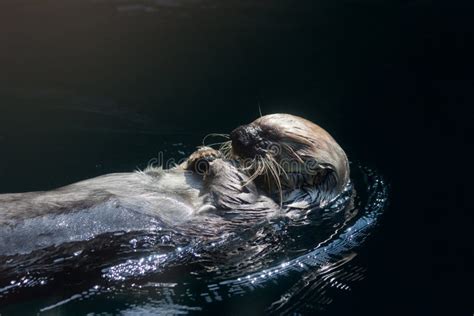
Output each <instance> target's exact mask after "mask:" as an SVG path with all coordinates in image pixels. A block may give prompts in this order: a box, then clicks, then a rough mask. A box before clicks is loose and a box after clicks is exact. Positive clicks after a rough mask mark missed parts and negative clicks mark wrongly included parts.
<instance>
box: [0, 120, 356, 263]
mask: <svg viewBox="0 0 474 316" xmlns="http://www.w3.org/2000/svg"><path fill="white" fill-rule="evenodd" d="M230 138H231V140H230V141H229V142H226V143H225V144H224V145H223V146H222V148H221V150H220V151H218V150H215V149H212V148H210V147H203V148H199V149H198V150H197V151H196V152H194V153H193V154H191V155H190V156H189V158H188V159H187V160H186V161H185V162H184V163H182V164H180V165H178V166H176V167H174V168H171V169H166V170H164V169H162V168H148V169H146V170H144V171H143V172H134V173H114V174H108V175H104V176H100V177H97V178H93V179H89V180H84V181H81V182H78V183H75V184H71V185H68V186H65V187H62V188H59V189H56V190H52V191H45V192H29V193H14V194H3V195H0V256H2V255H11V254H16V253H29V252H31V251H34V250H37V249H41V248H45V247H49V246H54V245H59V244H62V243H66V242H74V241H80V240H87V239H90V238H93V237H95V236H98V235H100V234H103V233H110V232H116V231H133V230H142V229H156V228H157V227H163V226H167V227H180V226H186V227H187V228H188V229H187V233H193V234H197V235H201V236H212V235H216V234H220V233H223V232H226V231H231V230H236V229H237V228H238V227H242V226H245V225H251V223H256V222H258V221H262V220H266V219H267V218H268V217H271V216H275V215H277V214H283V213H284V212H285V210H288V209H292V208H306V207H309V206H324V205H325V204H327V203H328V202H330V201H331V200H333V199H334V198H336V197H337V196H338V194H340V193H341V192H342V191H343V190H344V189H345V188H346V187H347V186H348V184H349V168H348V162H347V157H346V155H345V154H344V151H343V150H342V149H341V148H340V146H339V145H338V144H337V143H336V142H335V141H334V139H333V138H332V137H331V136H330V135H329V134H328V133H327V132H325V131H324V130H323V129H322V128H320V127H318V126H317V125H315V124H314V123H312V122H310V121H307V120H305V119H303V118H300V117H296V116H292V115H288V114H274V115H267V116H263V117H260V118H259V119H257V120H256V121H254V122H253V123H251V124H249V125H244V126H241V127H239V128H237V129H235V130H234V131H232V133H231V134H230ZM275 193H279V195H278V194H277V195H276V194H275Z"/></svg>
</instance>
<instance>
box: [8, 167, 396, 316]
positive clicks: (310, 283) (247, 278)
mask: <svg viewBox="0 0 474 316" xmlns="http://www.w3.org/2000/svg"><path fill="white" fill-rule="evenodd" d="M352 177H353V182H354V186H355V189H356V191H357V195H356V196H355V197H354V196H352V194H351V191H347V193H346V194H345V195H343V196H341V198H340V199H338V200H337V201H336V202H334V203H333V204H331V205H330V206H328V208H326V209H319V210H310V211H308V212H305V213H304V214H299V216H290V217H288V216H287V217H284V218H277V219H273V220H271V221H269V222H267V223H262V224H259V225H257V226H256V227H248V229H246V230H244V231H239V232H230V233H227V234H224V235H221V236H217V237H216V238H214V239H209V238H196V237H189V236H188V235H186V233H185V231H182V230H181V231H180V228H179V227H176V228H175V229H162V228H160V227H157V229H155V230H152V231H150V230H144V231H138V232H132V233H115V234H105V235H102V236H100V237H98V238H95V239H93V240H90V241H87V242H76V243H70V244H68V245H63V246H59V247H52V248H49V249H46V250H42V251H36V252H34V253H32V254H29V255H19V256H10V257H4V258H1V259H2V264H1V266H0V275H1V278H0V282H1V283H0V298H1V299H2V301H3V302H6V303H7V304H6V305H5V307H4V308H2V309H0V312H2V311H4V312H5V313H7V314H8V313H9V312H11V311H13V310H14V311H15V312H19V311H22V312H24V313H32V312H49V311H56V312H61V313H64V314H69V313H71V312H87V311H94V312H109V313H116V312H119V311H120V312H123V313H126V314H140V313H165V312H166V313H173V314H176V313H188V312H196V311H213V310H216V309H217V310H218V308H219V306H222V305H225V306H232V305H233V304H240V303H242V302H253V299H254V298H255V297H258V304H256V303H255V302H253V303H252V306H253V307H252V308H253V309H252V310H254V311H258V310H260V311H261V312H263V311H266V312H278V313H290V312H309V311H314V310H320V309H322V308H324V306H325V305H326V304H328V303H330V302H331V301H332V300H333V296H334V295H335V291H350V289H351V284H352V283H353V282H355V281H357V280H360V279H362V278H363V276H364V268H362V267H359V266H357V264H355V265H354V264H353V263H352V262H353V261H352V260H353V258H354V257H356V256H357V251H358V249H359V247H360V246H361V245H362V243H363V241H364V240H365V239H366V238H367V237H368V236H369V235H370V233H371V231H372V230H373V228H374V226H375V225H376V224H377V223H378V221H379V219H380V216H381V215H382V213H383V210H384V207H385V204H386V202H387V187H386V185H385V184H384V182H383V180H382V179H381V178H380V176H379V175H378V174H377V173H375V172H373V171H371V170H368V169H364V168H361V167H353V168H352ZM32 297H34V298H35V299H34V300H32V299H31V298H32ZM25 300H27V301H28V304H23V302H25Z"/></svg>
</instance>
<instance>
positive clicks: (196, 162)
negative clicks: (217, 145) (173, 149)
mask: <svg viewBox="0 0 474 316" xmlns="http://www.w3.org/2000/svg"><path fill="white" fill-rule="evenodd" d="M220 157H221V152H219V151H218V150H216V149H214V148H211V147H199V148H198V150H196V151H195V152H193V153H192V154H191V155H190V156H189V157H188V159H187V160H186V161H185V163H184V164H183V168H184V169H186V170H190V171H194V172H197V173H199V174H203V175H205V174H206V173H207V172H208V170H209V162H211V161H213V160H215V159H217V158H220Z"/></svg>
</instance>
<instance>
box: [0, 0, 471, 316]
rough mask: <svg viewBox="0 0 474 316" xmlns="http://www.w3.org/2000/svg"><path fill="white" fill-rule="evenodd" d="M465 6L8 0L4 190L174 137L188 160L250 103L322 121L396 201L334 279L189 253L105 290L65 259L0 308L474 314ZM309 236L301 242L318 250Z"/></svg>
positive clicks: (80, 174)
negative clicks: (242, 284)
mask: <svg viewBox="0 0 474 316" xmlns="http://www.w3.org/2000/svg"><path fill="white" fill-rule="evenodd" d="M471 9H472V8H470V6H469V4H460V3H456V4H455V3H451V4H447V3H446V4H444V5H440V4H434V3H430V2H428V1H384V2H382V1H379V2H376V1H356V0H352V1H349V0H348V1H322V2H316V1H298V2H294V1H274V2H256V1H225V2H214V1H198V0H196V1H191V0H189V1H184V0H183V1H167V0H164V1H161V0H160V1H151V0H150V1H132V0H130V1H125V0H124V1H112V0H101V1H100V0H96V1H92V0H83V1H78V0H69V1H59V0H48V1H43V2H41V3H40V2H38V1H31V0H20V1H9V0H6V1H3V2H2V3H1V4H0V43H1V44H2V46H1V48H2V49H1V50H0V66H1V68H0V110H1V112H0V148H1V152H0V153H1V156H0V177H1V179H0V192H22V191H31V190H45V189H50V188H54V187H58V186H61V185H64V184H68V183H71V182H74V181H78V180H81V179H85V178H90V177H93V176H96V175H100V174H104V173H109V172H116V171H130V170H133V169H135V168H137V167H139V168H143V167H144V166H146V164H147V163H148V162H149V160H150V159H152V158H153V157H156V156H157V155H158V154H159V152H160V151H165V150H166V151H165V153H166V155H169V157H179V156H180V155H182V152H187V151H189V150H192V146H194V145H197V144H200V142H201V139H202V136H203V135H205V134H207V133H209V132H229V131H230V130H231V129H232V128H234V127H236V126H238V125H240V124H242V123H247V122H249V121H251V120H253V119H255V118H256V117H257V116H258V115H259V107H260V108H261V110H262V112H263V113H264V114H266V113H274V112H287V113H291V114H296V115H300V116H303V117H306V118H308V119H310V120H313V121H315V122H316V123H318V124H320V125H321V126H323V127H324V128H326V129H327V130H328V131H329V132H330V133H331V134H332V135H333V136H334V137H335V138H336V139H337V140H338V142H339V143H340V144H341V146H342V147H343V148H344V149H345V150H346V152H347V153H348V156H349V158H350V160H351V161H353V162H356V164H354V165H353V168H356V169H355V170H358V169H357V163H361V164H362V165H364V166H367V167H369V168H370V169H371V170H375V175H383V177H384V179H386V182H387V183H388V185H389V187H390V206H389V208H388V209H387V210H386V211H385V213H384V215H383V216H382V217H380V218H378V224H379V226H377V227H374V228H373V229H371V236H370V237H369V238H368V239H367V240H365V242H364V243H363V244H362V246H358V247H356V249H357V250H356V251H354V252H353V254H356V255H355V256H354V257H349V258H345V257H344V258H345V259H344V258H341V260H342V262H340V263H339V264H340V265H342V266H343V268H340V267H339V266H338V265H337V264H336V268H334V270H331V269H329V270H330V271H328V272H327V273H328V274H327V275H329V276H330V277H327V278H326V279H324V277H325V276H327V275H325V274H324V273H321V274H316V275H315V274H311V273H303V272H301V271H299V272H298V271H293V272H291V273H290V275H289V276H285V277H282V278H278V279H277V280H278V281H277V284H273V283H272V284H270V285H268V284H265V285H263V286H262V287H257V288H256V289H255V290H249V289H245V291H244V292H245V293H244V295H228V294H229V293H230V292H231V289H232V284H231V283H224V284H220V283H219V282H225V281H226V280H229V279H232V278H221V279H219V277H218V275H219V274H218V273H217V272H216V271H212V269H211V271H207V270H206V269H205V268H204V267H205V266H206V265H205V264H202V265H199V266H198V267H195V266H192V265H191V266H189V265H187V264H185V263H183V264H176V265H175V266H173V267H174V268H172V269H171V270H170V272H168V271H167V275H168V279H164V280H163V279H160V278H158V279H157V280H151V279H150V280H147V282H148V281H149V282H148V283H140V282H142V281H143V280H140V282H136V284H134V283H133V282H129V281H128V280H126V281H124V282H123V283H114V287H113V288H112V289H111V290H108V289H107V286H104V284H103V283H101V284H98V285H99V287H98V288H95V287H94V285H95V284H92V283H93V282H92V280H95V279H94V277H96V276H95V275H89V274H87V271H83V270H81V267H83V266H81V265H77V267H76V268H75V269H70V270H65V271H59V272H58V274H57V279H56V280H55V282H54V283H53V284H54V287H47V286H46V287H44V288H42V287H41V284H40V285H38V284H34V285H35V286H34V287H33V288H32V289H29V288H28V287H27V286H25V287H24V289H23V290H22V291H20V294H13V295H12V294H10V295H7V296H6V297H3V298H0V314H2V315H3V314H6V315H9V314H17V313H18V312H19V311H20V310H21V311H22V312H24V313H26V314H28V313H31V312H32V311H36V310H39V309H42V308H47V307H51V306H53V305H54V304H56V303H58V302H62V301H63V300H66V299H68V298H73V299H72V300H71V302H70V303H67V302H66V303H65V304H63V305H61V306H59V307H58V308H55V309H54V308H52V309H48V310H45V311H44V312H45V313H51V314H52V313H63V314H85V313H87V312H94V311H95V312H104V313H107V312H108V313H116V312H118V311H122V312H123V313H125V314H126V313H129V314H132V313H135V314H139V313H143V314H147V313H148V314H150V313H154V314H157V313H160V312H161V313H163V312H170V311H173V309H175V312H176V313H178V312H186V311H188V312H191V313H199V310H201V313H202V312H206V313H207V312H213V313H215V314H221V313H222V312H223V311H224V310H226V311H228V312H229V313H232V314H259V313H262V312H264V311H267V312H276V313H293V312H296V313H298V312H300V313H303V314H310V313H314V312H315V311H316V312H317V313H321V314H333V315H336V314H349V315H359V314H360V315H362V314H363V315H387V314H393V315H399V314H403V315H406V314H413V315H430V314H440V315H470V314H472V312H473V310H474V309H473V306H472V305H473V304H472V289H471V284H472V279H471V273H470V272H471V270H472V266H473V264H472V263H473V262H472V246H471V241H472V236H471V231H472V212H471V210H472V207H470V206H469V205H470V204H472V203H470V204H468V203H467V198H468V196H469V194H468V193H469V192H471V191H470V187H471V186H472V184H471V183H470V179H471V177H470V168H468V167H465V166H469V162H470V161H471V160H470V158H469V157H468V156H467V149H466V147H467V146H470V145H472V137H471V134H470V132H471V131H472V120H471V116H470V115H469V113H468V111H467V110H466V108H467V105H472V104H473V101H474V98H473V95H474V93H473V91H474V84H473V81H472V78H471V77H472V73H473V70H474V67H473V65H474V64H473V62H472V56H473V55H474V54H473V53H474V52H473V47H474V45H473V44H472V29H473V28H472V22H471V21H472V14H471ZM175 145H176V146H175ZM354 174H357V171H355V173H354ZM364 177H365V176H363V172H362V171H360V172H359V176H356V180H358V182H359V183H362V184H359V187H361V188H364V190H361V193H360V194H361V203H362V204H361V205H369V202H368V197H369V196H370V194H368V193H370V190H366V189H367V188H369V184H373V183H375V182H374V181H375V180H373V179H372V180H370V179H366V178H364ZM364 179H365V180H364ZM364 181H366V182H364ZM371 181H372V182H371ZM364 192H365V197H363V196H364V195H363V194H364ZM377 192H378V191H377ZM363 214H364V212H363V211H361V212H360V213H359V214H358V217H357V218H362V216H363ZM350 224H351V225H354V224H355V222H353V223H350ZM296 232H297V230H296ZM302 234H303V233H302ZM341 234H342V232H341ZM303 235H304V236H308V232H304V234H303ZM338 236H340V234H338ZM128 237H133V238H128ZM140 237H141V236H124V237H123V238H124V240H128V241H129V240H131V239H137V242H138V243H140V242H141V239H140ZM148 237H149V236H148ZM319 237H322V236H319ZM120 238H122V237H120ZM127 238H128V239H127ZM314 238H315V239H311V238H309V239H306V242H307V244H305V243H304V242H301V243H300V242H296V243H295V244H294V245H293V246H294V247H295V248H293V249H294V250H295V252H297V251H296V250H302V249H303V248H305V251H308V252H311V251H312V250H314V248H315V246H316V244H313V243H312V242H315V241H317V240H318V236H315V237H314ZM283 240H286V239H285V238H283ZM335 240H337V236H336V238H335ZM100 242H101V243H105V244H106V242H107V241H106V240H101V241H100ZM184 244H185V243H183V245H184ZM233 245H234V244H232V240H226V241H225V247H232V246H233ZM180 246H182V245H181V244H176V245H170V247H180ZM283 246H288V245H286V244H283ZM225 247H224V248H222V251H224V249H226V248H225ZM289 247H290V246H289ZM298 247H301V248H300V249H298ZM127 249H128V248H127ZM271 249H275V248H271ZM283 249H286V248H283ZM288 249H292V248H291V247H290V248H288ZM167 251H169V248H166V247H164V249H162V252H163V253H166V252H167ZM125 252H126V251H125ZM282 253H283V252H277V251H275V253H274V254H273V255H282ZM100 255H101V256H109V257H110V255H111V254H110V253H109V254H107V253H100ZM283 255H285V256H286V257H285V258H282V257H272V256H270V257H269V258H266V259H268V261H265V260H261V261H260V260H256V261H255V262H260V263H261V264H262V265H263V266H262V268H263V269H265V268H270V267H272V265H271V264H270V263H274V262H276V261H279V262H290V261H291V259H294V258H298V257H299V255H300V253H291V254H285V253H283ZM145 257H146V256H145ZM318 258H320V257H318ZM214 259H215V260H217V259H216V257H214ZM221 259H222V262H223V263H226V262H228V261H227V260H226V259H225V256H224V257H222V258H221ZM259 259H262V258H259ZM237 262H238V261H237ZM338 262H339V261H338ZM178 263H180V262H179V260H178ZM223 263H222V264H223ZM313 263H314V262H313ZM115 264H120V262H117V263H115ZM222 264H221V265H220V266H222ZM229 265H231V263H229ZM303 265H309V266H311V265H310V264H308V262H303ZM311 267H313V268H314V267H316V268H317V267H318V265H317V262H316V264H314V265H313V266H311ZM173 269H174V270H173ZM180 269H181V270H180ZM250 270H252V269H250ZM250 270H248V271H250ZM253 270H254V271H257V272H258V271H260V270H259V269H257V267H255V269H253ZM309 271H314V270H311V269H309ZM191 272H196V273H197V274H196V275H193V274H191ZM234 272H235V271H234ZM246 272H247V271H246ZM332 272H334V273H335V274H336V275H334V276H332V275H331V274H330V273H332ZM223 273H224V274H225V276H230V275H232V273H233V271H232V269H231V268H227V270H226V269H225V268H224V270H223ZM344 273H345V275H342V276H341V274H344ZM178 276H179V278H178ZM186 276H188V279H187V280H186ZM302 276H306V277H302ZM354 276H360V277H354ZM351 277H354V280H351ZM61 278H63V279H61ZM213 278H215V279H216V285H215V286H211V284H208V282H207V281H209V280H213ZM236 278H238V277H237V276H236ZM178 279H179V280H180V282H179V284H177V282H176V280H178ZM332 279H334V280H333V281H331V280H332ZM217 280H219V282H217ZM15 281H22V280H15ZM30 281H31V280H30ZM36 281H37V282H39V283H41V281H42V280H40V279H37V280H35V282H36ZM44 281H45V282H47V281H48V280H44ZM236 282H238V281H236ZM331 282H333V283H331ZM334 282H336V283H334ZM26 283H27V284H28V281H27V282H26ZM117 284H122V285H123V287H121V286H122V285H120V286H119V285H117ZM140 286H141V288H140ZM193 287H195V288H193ZM318 289H326V292H325V293H323V294H321V293H320V292H318ZM79 291H80V292H79ZM83 292H85V293H83ZM214 292H215V293H216V294H215V293H214ZM202 293H207V295H203V296H199V295H200V294H202ZM285 293H286V294H287V295H286V296H285V295H284V294H285ZM308 293H309V294H311V295H306V294H308ZM181 294H182V295H183V296H180V295H181ZM188 294H189V295H188ZM77 295H80V297H79V296H77ZM196 295H197V296H196ZM180 297H185V298H180ZM218 297H220V299H219V298H218ZM178 298H179V299H178ZM208 298H209V299H210V302H209V299H208ZM286 298H288V300H287V301H285V299H286ZM280 299H281V300H280ZM193 300H194V301H193ZM279 300H280V301H279ZM175 301H177V302H178V303H183V302H184V303H185V304H182V305H186V306H188V307H189V308H188V309H186V308H184V307H183V306H182V305H179V304H176V305H174V303H173V302H175ZM191 302H193V303H191ZM275 302H276V303H275ZM272 303H275V304H273V305H272ZM178 305H179V306H178ZM163 306H165V307H163ZM162 308H165V309H162Z"/></svg>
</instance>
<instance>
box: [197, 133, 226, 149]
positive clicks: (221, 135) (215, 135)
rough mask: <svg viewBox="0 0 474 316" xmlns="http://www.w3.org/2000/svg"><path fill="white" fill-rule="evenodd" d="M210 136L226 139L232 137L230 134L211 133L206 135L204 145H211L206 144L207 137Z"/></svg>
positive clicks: (203, 140)
mask: <svg viewBox="0 0 474 316" xmlns="http://www.w3.org/2000/svg"><path fill="white" fill-rule="evenodd" d="M208 137H224V138H226V139H229V138H230V136H229V134H219V133H209V134H207V135H206V136H204V138H203V139H202V145H203V146H209V145H206V139H207V138H208Z"/></svg>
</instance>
